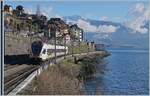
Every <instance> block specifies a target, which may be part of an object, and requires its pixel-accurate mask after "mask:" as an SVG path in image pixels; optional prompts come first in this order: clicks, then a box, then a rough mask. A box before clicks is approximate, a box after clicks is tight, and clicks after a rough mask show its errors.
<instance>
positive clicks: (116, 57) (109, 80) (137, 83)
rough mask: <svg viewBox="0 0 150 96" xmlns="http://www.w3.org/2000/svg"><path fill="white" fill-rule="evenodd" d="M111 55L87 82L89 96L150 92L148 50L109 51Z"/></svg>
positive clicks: (86, 87)
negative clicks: (91, 95) (95, 95)
mask: <svg viewBox="0 0 150 96" xmlns="http://www.w3.org/2000/svg"><path fill="white" fill-rule="evenodd" d="M108 51H109V52H110V53H111V55H110V56H108V57H106V58H104V59H103V60H102V61H101V63H102V64H99V65H98V67H97V73H96V76H95V77H93V78H91V79H88V80H87V81H86V82H85V90H86V91H87V94H93V95H94V94H104V95H142V94H145V95H146V94H148V92H149V83H148V82H149V54H148V51H146V50H108Z"/></svg>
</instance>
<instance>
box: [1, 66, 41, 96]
mask: <svg viewBox="0 0 150 96" xmlns="http://www.w3.org/2000/svg"><path fill="white" fill-rule="evenodd" d="M20 66H21V65H20ZM37 68H39V66H37V65H30V66H28V67H25V68H24V69H22V70H20V71H17V72H15V73H13V74H10V75H8V76H7V77H4V94H5V95H7V94H8V93H9V92H11V91H12V90H13V89H14V88H16V86H17V85H18V84H20V83H21V82H22V81H24V80H25V79H26V78H27V77H28V76H29V75H30V74H31V73H32V72H33V71H35V70H36V69H37ZM7 70H8V69H7Z"/></svg>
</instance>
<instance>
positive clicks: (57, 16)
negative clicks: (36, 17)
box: [54, 14, 63, 19]
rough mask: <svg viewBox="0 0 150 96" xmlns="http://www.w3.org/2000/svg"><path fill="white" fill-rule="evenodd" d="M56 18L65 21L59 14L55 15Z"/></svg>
mask: <svg viewBox="0 0 150 96" xmlns="http://www.w3.org/2000/svg"><path fill="white" fill-rule="evenodd" d="M54 17H55V18H61V19H63V18H62V17H61V16H60V15H58V14H55V16H54Z"/></svg>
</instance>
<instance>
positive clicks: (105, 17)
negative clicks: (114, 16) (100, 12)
mask: <svg viewBox="0 0 150 96" xmlns="http://www.w3.org/2000/svg"><path fill="white" fill-rule="evenodd" d="M107 19H108V17H107V16H102V17H100V20H103V21H106V20H107Z"/></svg>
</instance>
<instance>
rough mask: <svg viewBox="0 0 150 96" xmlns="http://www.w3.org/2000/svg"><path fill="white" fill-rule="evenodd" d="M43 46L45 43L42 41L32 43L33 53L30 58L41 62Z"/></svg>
mask: <svg viewBox="0 0 150 96" xmlns="http://www.w3.org/2000/svg"><path fill="white" fill-rule="evenodd" d="M42 47H43V43H42V42H41V41H35V42H33V43H32V44H31V54H30V59H31V60H32V61H35V62H41V61H42V58H40V53H41V50H42Z"/></svg>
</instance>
